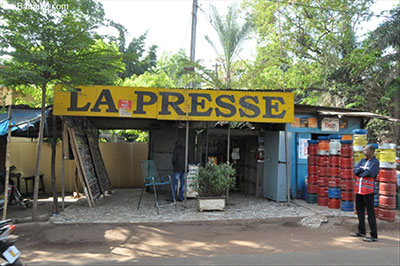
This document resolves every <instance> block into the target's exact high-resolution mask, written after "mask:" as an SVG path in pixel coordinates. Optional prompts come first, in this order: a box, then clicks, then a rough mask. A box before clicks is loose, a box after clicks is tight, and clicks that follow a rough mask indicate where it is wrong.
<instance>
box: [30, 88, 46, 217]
mask: <svg viewBox="0 0 400 266" xmlns="http://www.w3.org/2000/svg"><path fill="white" fill-rule="evenodd" d="M46 86H47V82H43V84H42V109H41V116H40V125H39V139H38V146H37V147H38V149H37V156H36V174H35V182H34V186H33V207H32V221H34V222H36V221H37V205H38V196H39V175H40V158H41V155H42V144H43V128H44V121H45V119H46V118H45V116H44V114H45V111H46Z"/></svg>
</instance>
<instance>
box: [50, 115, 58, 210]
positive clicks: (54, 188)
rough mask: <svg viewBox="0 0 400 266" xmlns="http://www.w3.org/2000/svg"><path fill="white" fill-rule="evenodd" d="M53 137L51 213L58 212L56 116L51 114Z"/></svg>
mask: <svg viewBox="0 0 400 266" xmlns="http://www.w3.org/2000/svg"><path fill="white" fill-rule="evenodd" d="M51 124H52V125H53V130H52V131H53V134H52V135H53V138H52V143H51V188H52V190H53V213H54V214H57V213H58V195H57V188H56V117H55V116H54V114H53V118H52V123H51Z"/></svg>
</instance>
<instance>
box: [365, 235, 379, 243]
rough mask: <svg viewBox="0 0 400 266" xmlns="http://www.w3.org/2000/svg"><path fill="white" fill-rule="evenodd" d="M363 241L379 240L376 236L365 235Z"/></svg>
mask: <svg viewBox="0 0 400 266" xmlns="http://www.w3.org/2000/svg"><path fill="white" fill-rule="evenodd" d="M363 241H365V242H377V241H378V238H375V237H370V236H369V237H364V238H363Z"/></svg>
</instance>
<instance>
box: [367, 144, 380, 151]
mask: <svg viewBox="0 0 400 266" xmlns="http://www.w3.org/2000/svg"><path fill="white" fill-rule="evenodd" d="M369 145H371V146H372V147H374V148H375V150H376V149H378V148H379V145H378V144H376V143H371V144H369Z"/></svg>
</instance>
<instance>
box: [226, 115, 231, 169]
mask: <svg viewBox="0 0 400 266" xmlns="http://www.w3.org/2000/svg"><path fill="white" fill-rule="evenodd" d="M230 146H231V123H230V122H228V145H227V149H226V162H227V163H229V161H230V160H229V159H230V156H229V155H230V154H229V150H230V148H231V147H230Z"/></svg>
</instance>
